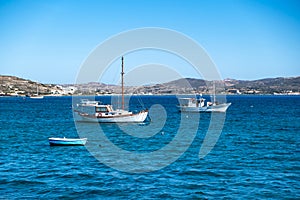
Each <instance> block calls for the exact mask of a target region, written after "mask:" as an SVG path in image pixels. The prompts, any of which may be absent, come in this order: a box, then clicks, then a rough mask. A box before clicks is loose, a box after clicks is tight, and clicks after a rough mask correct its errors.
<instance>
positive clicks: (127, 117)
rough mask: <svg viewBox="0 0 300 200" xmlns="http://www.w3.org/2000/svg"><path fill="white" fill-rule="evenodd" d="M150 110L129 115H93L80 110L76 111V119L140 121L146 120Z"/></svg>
mask: <svg viewBox="0 0 300 200" xmlns="http://www.w3.org/2000/svg"><path fill="white" fill-rule="evenodd" d="M147 115H148V111H142V112H139V113H137V114H128V115H116V116H101V117H96V116H93V115H92V116H91V115H82V114H81V113H79V112H75V119H76V121H81V122H96V123H140V122H144V121H145V120H146V118H147Z"/></svg>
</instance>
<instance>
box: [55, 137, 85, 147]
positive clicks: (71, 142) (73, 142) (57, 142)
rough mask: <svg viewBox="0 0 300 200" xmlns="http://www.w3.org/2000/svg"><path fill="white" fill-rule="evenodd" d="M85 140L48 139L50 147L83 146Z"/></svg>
mask: <svg viewBox="0 0 300 200" xmlns="http://www.w3.org/2000/svg"><path fill="white" fill-rule="evenodd" d="M86 141H87V138H65V137H64V138H49V144H50V146H84V145H85V144H86Z"/></svg>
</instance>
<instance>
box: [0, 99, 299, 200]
mask: <svg viewBox="0 0 300 200" xmlns="http://www.w3.org/2000/svg"><path fill="white" fill-rule="evenodd" d="M97 99H98V97H97ZM98 100H101V101H102V102H104V103H109V101H110V97H99V99H98ZM227 101H228V102H231V103H232V105H231V106H230V107H229V108H228V110H227V113H226V121H225V124H224V128H223V131H222V134H221V135H220V137H219V140H218V142H217V143H216V145H215V146H214V148H213V149H212V151H211V152H210V153H209V154H208V155H207V156H206V157H204V158H203V159H199V157H198V154H199V150H200V147H201V144H202V142H203V138H204V137H205V134H206V132H207V129H208V126H209V123H210V117H211V114H207V113H203V114H200V121H199V120H198V121H193V120H192V119H193V118H188V117H191V115H189V114H186V113H180V112H178V110H177V107H176V105H177V104H178V101H177V99H176V97H175V96H143V97H132V99H131V101H130V108H131V109H132V110H139V109H142V108H150V111H151V112H150V118H151V122H147V123H144V124H121V125H116V124H101V125H99V124H90V123H77V128H78V130H79V129H80V130H81V131H82V130H84V132H83V133H81V135H80V136H82V134H83V135H84V134H86V136H88V144H87V146H86V147H50V146H49V144H48V137H79V136H78V133H77V129H76V126H75V123H74V120H73V113H72V98H71V97H45V98H44V99H42V100H34V99H27V98H7V97H2V98H0V127H1V132H0V138H1V146H0V198H8V199H11V198H116V199H119V198H131V199H141V198H142V199H149V198H164V199H168V198H169V199H172V198H190V199H193V198H204V199H207V198H208V199H215V198H223V197H225V198H234V199H244V198H249V199H257V198H268V199H269V198H275V199H282V198H293V199H294V198H300V195H299V194H300V192H299V191H300V180H299V173H300V154H299V153H300V152H299V142H300V140H299V139H300V97H297V96H228V97H227ZM139 102H143V104H142V106H140V107H139V106H137V105H141V104H139ZM155 104H159V106H158V105H156V106H153V105H155ZM151 106H152V109H151ZM162 108H163V111H162V112H158V114H157V113H156V111H158V110H162ZM181 117H187V118H188V119H191V121H190V126H191V127H196V129H197V132H196V136H195V138H194V140H193V142H192V144H191V145H190V146H189V148H188V149H187V150H186V151H185V153H184V154H183V155H182V156H180V157H179V159H177V160H176V161H175V162H173V163H171V164H170V165H168V166H166V167H164V168H162V169H160V170H158V171H150V172H147V173H126V172H121V171H119V170H117V169H114V168H110V167H108V166H107V165H106V164H105V162H106V161H107V160H114V158H111V157H110V158H108V157H105V156H103V157H101V152H102V150H103V149H105V148H106V147H107V144H106V143H103V141H102V140H99V138H98V135H97V134H98V131H99V130H100V129H101V130H102V131H103V132H104V133H105V135H106V137H107V138H108V139H109V140H110V141H111V142H112V143H113V144H115V145H116V146H118V147H120V148H121V149H124V150H126V151H129V152H137V153H141V154H142V153H149V152H153V151H156V150H159V149H161V148H163V147H165V146H166V145H168V144H170V142H172V140H173V139H174V137H176V134H177V132H178V126H179V124H180V123H181ZM148 120H150V119H148ZM146 127H151V129H146ZM143 130H148V131H150V133H149V132H147V133H148V134H149V137H143V135H142V134H143V132H142V131H143ZM151 131H152V132H153V133H152V132H151ZM189 131H192V130H191V129H186V133H189ZM147 133H145V134H147ZM191 133H192V132H191ZM151 134H152V135H151ZM182 140H185V138H182ZM88 145H90V146H92V147H93V148H92V150H93V152H89V151H88V150H87V147H89V146H88ZM180 148H181V147H178V149H179V150H180ZM95 153H98V154H99V155H98V156H99V157H100V158H101V159H102V162H101V159H100V161H99V160H98V159H96V158H95V157H94V156H93V155H94V154H95ZM112 156H114V155H112ZM163 156H165V157H162V158H161V159H164V158H166V159H167V158H168V156H172V153H171V152H170V155H168V154H166V155H163ZM115 162H120V165H121V164H122V159H120V157H116V159H115ZM151 164H152V163H151V160H150V161H149V160H144V161H143V160H142V161H139V165H141V166H142V167H147V166H151ZM129 167H132V169H135V168H136V169H137V170H138V169H139V167H138V166H134V165H129ZM149 170H151V168H150V169H149ZM136 172H138V171H136Z"/></svg>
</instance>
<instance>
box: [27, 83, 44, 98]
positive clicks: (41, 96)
mask: <svg viewBox="0 0 300 200" xmlns="http://www.w3.org/2000/svg"><path fill="white" fill-rule="evenodd" d="M30 98H31V99H43V98H44V96H43V95H39V86H38V85H37V87H36V94H34V95H31V96H30Z"/></svg>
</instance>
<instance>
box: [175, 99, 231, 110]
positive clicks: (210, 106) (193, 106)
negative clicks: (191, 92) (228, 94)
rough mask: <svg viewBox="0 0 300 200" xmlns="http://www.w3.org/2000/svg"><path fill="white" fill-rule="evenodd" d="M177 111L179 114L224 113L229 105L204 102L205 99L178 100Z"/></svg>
mask: <svg viewBox="0 0 300 200" xmlns="http://www.w3.org/2000/svg"><path fill="white" fill-rule="evenodd" d="M179 104H180V105H179V109H180V111H181V112H226V110H227V108H228V107H229V106H230V105H231V103H217V102H206V104H205V99H204V98H202V97H201V98H200V99H195V98H180V99H179Z"/></svg>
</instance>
